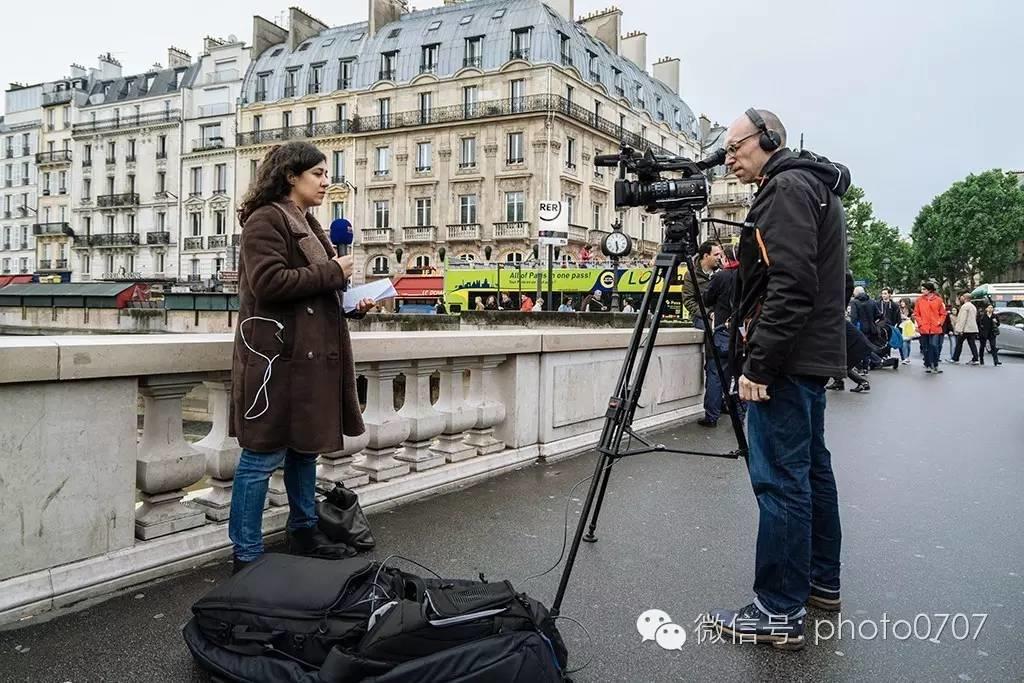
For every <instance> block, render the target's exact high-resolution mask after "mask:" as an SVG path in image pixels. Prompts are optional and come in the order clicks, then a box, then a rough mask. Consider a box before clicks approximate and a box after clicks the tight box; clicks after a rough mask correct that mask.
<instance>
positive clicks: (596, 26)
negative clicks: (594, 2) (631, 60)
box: [577, 6, 622, 54]
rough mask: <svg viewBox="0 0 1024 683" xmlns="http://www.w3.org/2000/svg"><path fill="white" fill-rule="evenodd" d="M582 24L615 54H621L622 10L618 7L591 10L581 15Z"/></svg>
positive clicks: (580, 22) (580, 21)
mask: <svg viewBox="0 0 1024 683" xmlns="http://www.w3.org/2000/svg"><path fill="white" fill-rule="evenodd" d="M577 23H579V25H580V26H582V27H583V30H585V31H586V32H587V33H589V34H590V35H591V36H593V37H594V38H597V39H598V40H600V41H601V42H602V43H604V44H605V45H607V46H608V49H609V50H611V51H612V53H613V54H619V36H620V35H622V10H620V9H619V8H618V7H614V6H613V7H609V8H607V9H602V10H598V11H596V12H591V13H590V14H588V15H586V16H583V17H580V19H579V21H578V22H577Z"/></svg>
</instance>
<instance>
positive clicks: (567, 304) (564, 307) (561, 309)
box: [558, 297, 575, 313]
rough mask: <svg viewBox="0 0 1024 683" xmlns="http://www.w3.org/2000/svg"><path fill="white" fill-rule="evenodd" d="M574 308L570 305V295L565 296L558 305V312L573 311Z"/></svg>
mask: <svg viewBox="0 0 1024 683" xmlns="http://www.w3.org/2000/svg"><path fill="white" fill-rule="evenodd" d="M574 311H575V309H574V308H573V307H572V297H566V298H564V299H562V303H561V305H559V307H558V312H559V313H573V312H574Z"/></svg>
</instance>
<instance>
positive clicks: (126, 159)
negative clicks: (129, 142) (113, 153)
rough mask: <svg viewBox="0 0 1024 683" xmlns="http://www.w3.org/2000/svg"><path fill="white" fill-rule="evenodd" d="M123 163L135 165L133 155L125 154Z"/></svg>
mask: <svg viewBox="0 0 1024 683" xmlns="http://www.w3.org/2000/svg"><path fill="white" fill-rule="evenodd" d="M124 162H125V163H126V164H134V163H135V155H134V154H126V155H125V157H124Z"/></svg>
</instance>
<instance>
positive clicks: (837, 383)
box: [825, 379, 846, 391]
mask: <svg viewBox="0 0 1024 683" xmlns="http://www.w3.org/2000/svg"><path fill="white" fill-rule="evenodd" d="M825 388H826V389H831V390H832V391H845V390H846V383H845V382H844V381H843V380H841V379H833V380H832V384H829V385H828V386H827V387H825Z"/></svg>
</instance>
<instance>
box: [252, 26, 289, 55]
mask: <svg viewBox="0 0 1024 683" xmlns="http://www.w3.org/2000/svg"><path fill="white" fill-rule="evenodd" d="M286 40H288V30H287V29H285V28H282V27H280V26H278V25H277V24H275V23H274V22H272V21H268V20H266V19H264V18H263V17H261V16H258V15H257V16H254V17H253V18H252V60H253V61H256V60H257V59H259V57H260V55H262V54H263V53H264V52H266V51H267V50H269V49H270V48H272V47H274V46H275V45H280V44H281V43H283V42H284V41H286Z"/></svg>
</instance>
